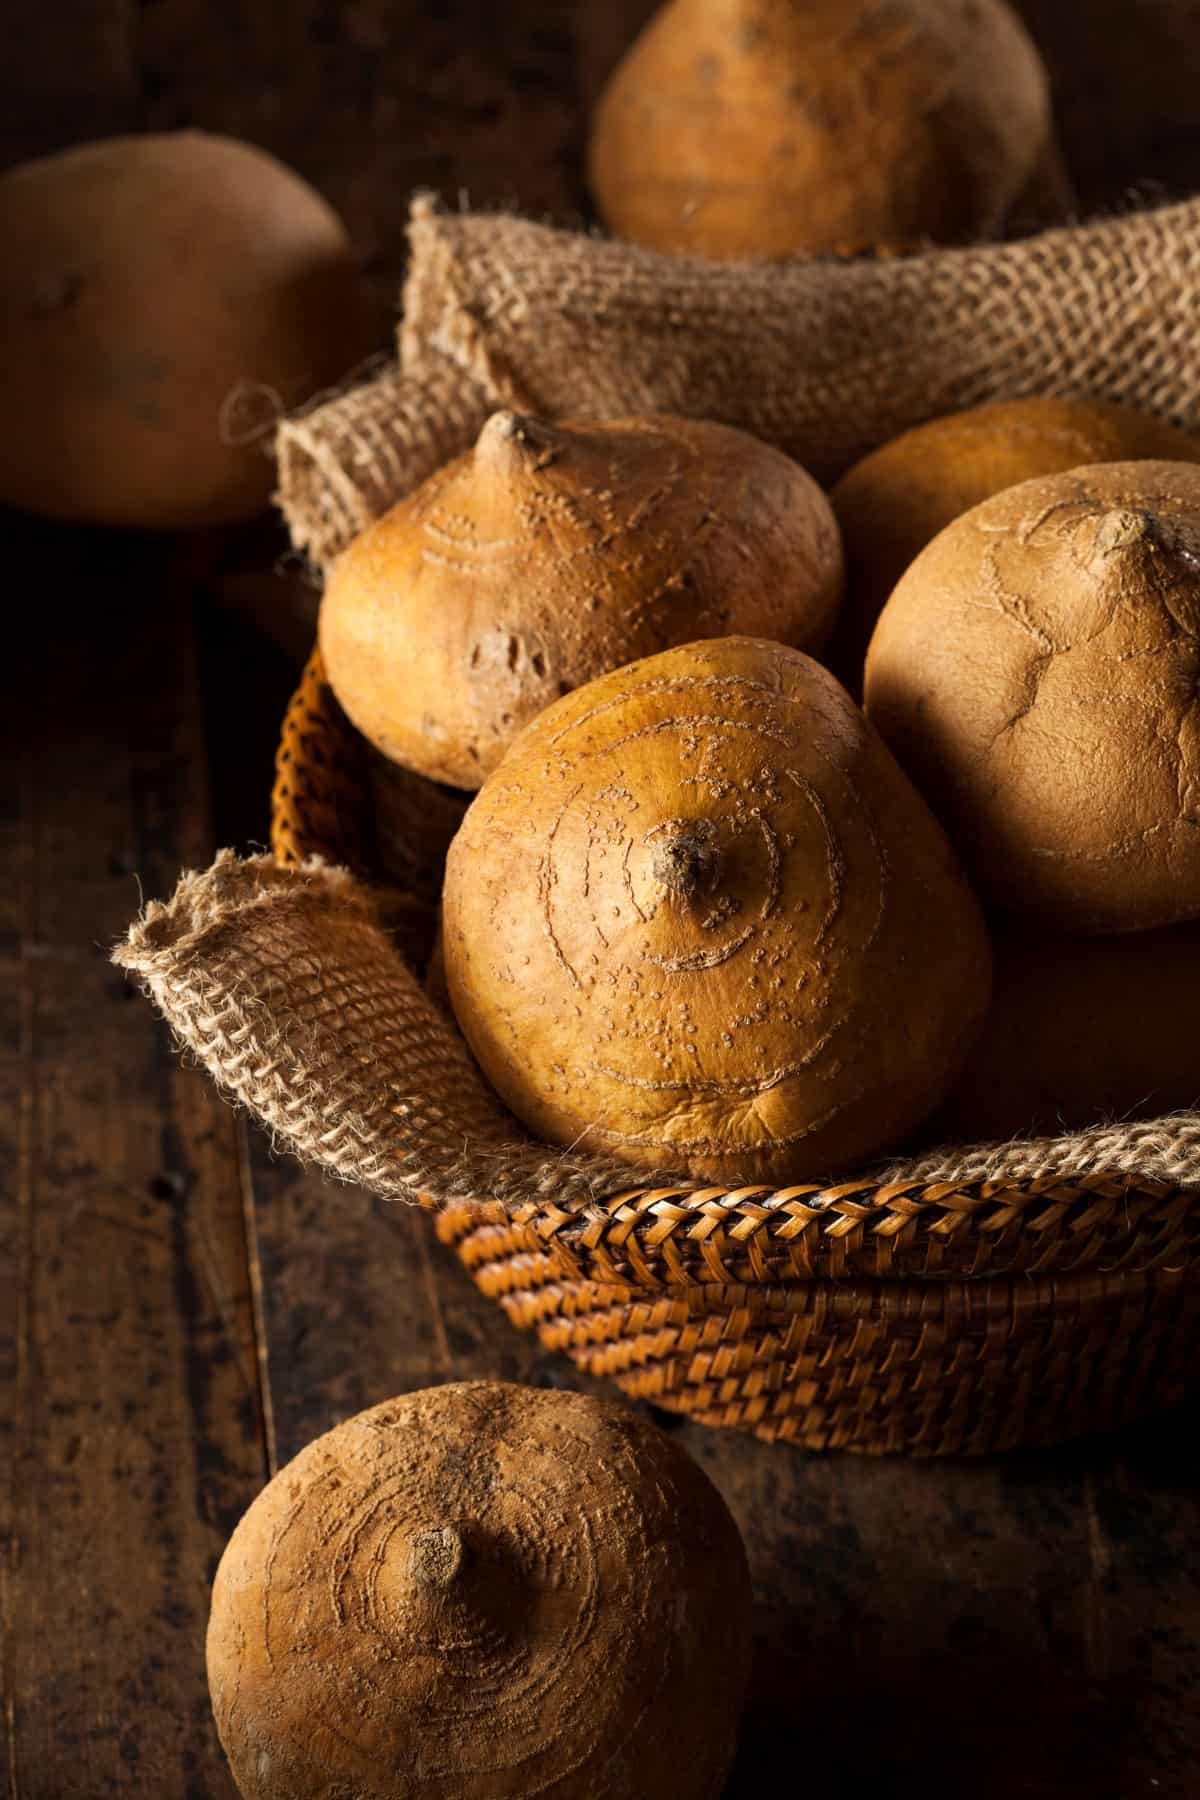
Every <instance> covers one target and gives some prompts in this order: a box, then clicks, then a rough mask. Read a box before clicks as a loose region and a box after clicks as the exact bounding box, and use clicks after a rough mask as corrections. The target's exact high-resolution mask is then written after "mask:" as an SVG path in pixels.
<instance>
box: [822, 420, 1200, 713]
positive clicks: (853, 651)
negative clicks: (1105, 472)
mask: <svg viewBox="0 0 1200 1800" xmlns="http://www.w3.org/2000/svg"><path fill="white" fill-rule="evenodd" d="M1142 457H1156V458H1159V459H1161V460H1164V461H1172V462H1174V461H1180V462H1189V461H1195V460H1200V438H1195V437H1192V436H1191V435H1190V434H1189V433H1188V432H1185V431H1179V430H1177V429H1176V427H1175V426H1173V425H1168V424H1167V423H1166V421H1165V420H1163V419H1156V418H1154V417H1152V416H1151V415H1150V414H1149V413H1143V412H1139V411H1137V410H1136V409H1135V408H1134V407H1130V406H1112V405H1107V404H1106V403H1105V402H1103V401H1101V400H1056V399H1052V398H1049V397H1039V398H1037V399H1033V400H1010V401H1007V402H1001V403H999V404H997V405H994V406H975V407H971V408H969V409H968V410H967V411H965V412H959V413H950V414H948V415H947V416H945V417H944V418H940V419H931V420H930V422H929V423H928V424H927V425H918V426H916V427H914V429H913V430H912V431H906V432H904V433H903V434H902V436H900V437H897V438H892V439H891V440H890V442H888V443H886V444H884V445H882V446H881V447H880V448H879V449H878V450H875V451H872V453H871V454H870V455H869V456H864V457H863V459H862V461H861V462H858V463H855V465H854V467H853V468H852V469H849V470H847V472H846V474H845V475H843V476H842V478H841V480H840V481H838V482H837V483H836V485H835V486H834V488H833V489H832V491H831V493H830V496H829V497H830V501H831V502H832V505H833V510H834V512H835V513H836V514H837V518H838V523H839V524H840V525H841V527H842V541H843V543H844V545H845V553H846V592H845V601H844V604H843V605H842V607H841V609H840V611H839V613H838V617H837V623H836V625H835V626H834V631H833V636H832V638H831V639H830V642H829V645H828V648H827V651H826V653H825V654H824V655H823V657H822V661H823V662H825V663H826V664H827V666H828V667H829V668H831V669H832V670H833V672H834V674H835V675H836V676H837V677H838V680H839V681H842V682H844V683H845V685H846V687H847V689H848V690H849V691H850V693H852V694H855V695H857V694H860V693H861V692H862V680H863V664H864V662H865V661H866V655H867V646H868V644H869V643H870V641H871V633H872V631H873V630H874V629H875V622H876V620H877V619H878V617H879V615H880V613H881V612H882V611H883V607H884V604H885V602H886V600H887V598H888V595H889V594H890V593H891V591H892V589H893V588H894V587H895V585H896V583H897V582H898V581H899V579H900V577H901V575H903V573H904V571H905V569H907V567H908V565H909V564H910V563H911V562H913V561H914V560H915V558H916V557H917V556H918V555H919V554H920V552H921V551H922V550H923V549H924V548H925V546H926V544H928V543H929V542H930V541H931V539H933V538H935V537H936V536H937V534H938V532H939V531H941V530H943V529H944V528H945V526H947V525H949V524H950V522H951V520H952V519H956V518H958V516H959V514H960V513H964V512H968V511H969V510H970V508H971V507H972V506H978V505H979V503H980V501H981V500H988V499H990V498H991V496H992V495H993V494H998V493H1000V491H1001V490H1002V489H1003V488H1007V487H1015V486H1016V484H1017V483H1018V482H1020V481H1031V480H1032V479H1033V478H1034V476H1036V475H1056V474H1059V473H1062V472H1065V471H1066V470H1068V469H1076V468H1078V467H1079V466H1080V465H1081V464H1083V463H1100V462H1131V461H1133V460H1134V459H1135V458H1142Z"/></svg>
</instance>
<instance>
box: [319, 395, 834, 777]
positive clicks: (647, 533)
mask: <svg viewBox="0 0 1200 1800" xmlns="http://www.w3.org/2000/svg"><path fill="white" fill-rule="evenodd" d="M841 585H842V551H841V542H840V538H839V534H838V530H837V525H836V523H835V521H834V518H833V515H832V512H831V511H830V507H829V503H828V501H827V500H826V498H825V495H824V494H823V493H822V491H821V489H820V488H819V487H818V486H817V484H816V482H815V481H813V480H812V479H811V477H810V476H808V475H806V474H805V472H804V470H803V469H801V468H800V467H799V466H798V465H797V464H795V463H793V462H792V461H790V460H789V458H787V457H786V456H784V455H782V454H781V453H780V452H779V451H777V450H772V449H770V448H769V447H768V446H767V445H765V444H760V443H759V442H758V441H757V440H756V439H754V438H751V437H749V436H747V435H746V434H745V433H743V432H737V431H733V430H730V429H728V428H727V427H725V426H722V425H713V424H706V423H701V422H697V421H694V420H685V419H673V418H669V417H657V418H648V419H623V420H615V421H609V422H606V423H601V424H592V425H569V424H556V425H552V424H550V423H548V422H546V421H544V420H539V419H532V418H523V417H521V416H520V415H518V414H516V413H513V412H499V413H496V414H494V415H493V417H492V418H491V419H490V420H489V421H488V423H487V424H486V425H485V426H484V428H483V430H482V432H481V433H480V436H479V440H478V442H477V444H476V446H475V448H474V450H472V451H470V452H469V453H468V454H467V455H466V456H464V457H461V458H460V459H459V460H458V461H457V462H455V463H453V464H452V465H451V466H450V467H449V468H447V469H445V470H443V471H442V472H441V473H440V474H438V475H435V476H434V477H433V478H432V479H431V480H429V481H427V482H426V483H425V485H424V486H423V487H422V488H420V489H419V490H418V492H417V493H416V494H414V495H413V496H412V497H411V498H410V499H408V500H406V501H403V502H401V503H400V505H398V506H396V507H393V508H392V510H391V511H390V512H388V513H387V514H385V516H384V517H383V518H382V519H380V520H378V521H377V522H376V523H375V524H373V525H371V526H369V527H368V528H367V530H366V531H364V532H363V533H361V534H360V536H359V537H358V538H356V539H355V540H354V542H353V543H352V544H351V545H350V546H349V548H348V549H347V550H346V551H345V552H344V553H343V554H342V555H341V556H340V557H339V558H338V559H337V561H336V563H335V564H334V566H333V568H332V569H331V571H330V574H329V578H328V584H327V587H326V592H325V597H324V601H323V603H322V607H321V617H320V640H321V649H322V652H323V654H324V658H325V667H326V671H327V673H328V677H329V682H330V685H331V686H332V688H333V690H334V692H335V693H336V694H337V696H338V699H339V700H340V702H341V704H342V706H343V708H344V709H345V711H346V713H347V714H348V715H349V717H350V718H351V720H352V721H353V722H354V724H355V725H356V726H357V727H358V729H359V730H360V731H361V732H362V733H363V735H364V736H365V737H367V738H368V739H369V740H370V741H371V742H372V743H373V744H374V745H376V747H377V748H378V749H380V750H382V751H383V752H384V754H385V755H387V756H389V757H391V758H393V759H394V760H395V761H397V762H400V763H403V764H405V765H406V766H407V767H409V768H412V769H417V770H419V771H420V772H421V773H422V774H424V775H429V776H432V777H434V778H435V779H437V780H441V781H446V782H450V783H452V784H454V785H455V786H458V787H464V788H476V787H478V786H479V784H480V782H481V781H482V780H483V779H484V777H485V776H486V775H487V774H489V773H490V771H491V770H492V769H493V768H495V766H496V764H497V763H498V762H499V761H500V758H501V757H502V756H503V754H504V752H505V750H506V749H507V747H508V745H509V744H510V743H511V741H512V739H513V737H514V736H515V734H516V733H517V732H518V731H519V730H520V728H521V727H522V726H523V725H524V724H526V723H527V721H528V720H529V719H531V718H533V717H534V716H535V715H536V714H537V713H539V712H540V711H541V710H542V708H543V707H545V706H547V705H549V704H550V702H551V701H552V700H556V699H558V698H559V696H560V695H562V694H565V693H567V692H569V691H570V690H571V689H572V688H576V687H578V686H580V685H581V683H583V682H585V681H589V680H590V679H591V678H592V677H593V676H594V675H599V674H601V673H603V671H604V670H606V669H611V668H615V667H618V666H619V665H620V664H622V663H627V662H631V661H633V660H634V659H635V658H637V657H639V656H645V655H649V654H651V653H653V652H654V651H656V650H662V649H665V648H666V647H667V646H668V645H670V644H674V643H679V642H681V641H688V640H690V639H693V638H697V637H704V636H714V637H716V636H721V635H723V634H725V633H727V632H753V633H755V634H756V635H761V636H764V637H775V638H778V639H780V640H781V641H782V642H784V643H794V644H798V645H800V646H801V647H803V648H805V649H816V648H818V647H819V646H820V645H821V644H822V643H823V642H824V641H825V639H826V637H827V636H828V633H829V629H830V626H831V624H832V621H833V616H834V612H835V609H836V607H837V604H838V600H839V598H840V595H841Z"/></svg>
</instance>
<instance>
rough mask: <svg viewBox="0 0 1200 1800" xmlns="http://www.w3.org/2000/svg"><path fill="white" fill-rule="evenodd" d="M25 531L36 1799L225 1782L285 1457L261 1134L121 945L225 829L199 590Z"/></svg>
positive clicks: (25, 1688) (214, 1790) (8, 860)
mask: <svg viewBox="0 0 1200 1800" xmlns="http://www.w3.org/2000/svg"><path fill="white" fill-rule="evenodd" d="M4 535H5V548H6V552H7V556H6V566H7V567H8V568H9V570H10V572H12V573H13V574H14V576H15V577H16V578H17V579H18V580H20V579H21V578H23V579H24V580H26V581H28V582H29V584H30V587H29V591H30V592H31V593H33V594H35V595H36V596H37V598H36V601H35V603H34V604H32V605H31V606H30V608H29V612H28V627H29V629H28V632H27V637H26V645H25V658H24V659H23V660H22V662H21V664H20V665H19V667H18V668H14V667H13V665H12V664H11V662H10V663H9V664H8V676H9V679H8V681H7V682H6V687H7V689H8V691H7V693H6V696H5V704H4V708H3V714H2V716H3V718H4V720H5V722H6V735H7V734H8V733H11V737H10V738H9V740H8V741H9V744H10V755H11V753H12V752H14V751H15V752H16V753H17V754H19V756H20V760H21V765H22V767H21V779H20V782H19V784H18V786H17V794H18V801H17V805H16V806H15V808H9V807H7V806H6V808H5V813H4V819H3V827H4V839H5V842H4V854H5V865H4V866H5V868H6V869H7V870H8V871H10V873H9V876H8V878H7V879H6V881H5V883H4V884H3V887H2V888H0V904H2V907H3V925H2V929H3V938H2V945H3V950H2V957H0V1004H2V1006H3V1020H4V1039H3V1042H4V1049H3V1061H2V1063H0V1089H2V1093H3V1098H2V1099H0V1133H3V1141H2V1146H0V1149H2V1154H3V1168H4V1185H3V1211H2V1216H3V1234H4V1235H3V1243H2V1245H0V1268H2V1269H3V1271H4V1281H5V1292H4V1295H3V1298H2V1299H0V1338H2V1339H3V1342H4V1346H5V1354H4V1358H3V1365H2V1369H0V1379H2V1381H3V1388H4V1393H3V1399H2V1402H0V1418H2V1419H3V1420H4V1422H5V1427H6V1430H5V1440H6V1441H5V1452H6V1454H5V1476H6V1482H5V1491H4V1500H3V1508H4V1517H3V1528H2V1535H3V1540H4V1545H5V1556H4V1573H5V1591H4V1602H3V1604H4V1620H5V1628H6V1629H5V1649H4V1681H5V1704H6V1714H7V1751H8V1771H7V1773H8V1794H9V1796H10V1800H18V1797H20V1800H31V1797H32V1796H46V1797H47V1800H51V1797H57V1796H65V1795H67V1794H70V1795H72V1796H76V1795H78V1796H80V1797H83V1796H91V1795H99V1794H109V1793H117V1792H121V1793H124V1792H137V1793H142V1794H147V1795H150V1794H156V1795H167V1794H172V1795H175V1794H178V1795H183V1796H187V1797H188V1800H201V1797H206V1800H208V1797H212V1796H219V1795H223V1794H227V1793H230V1792H231V1791H232V1790H231V1788H230V1785H229V1782H228V1780H227V1777H226V1775H225V1772H224V1765H223V1762H222V1759H221V1757H220V1753H219V1749H218V1746H217V1744H216V1739H215V1734H214V1732H213V1729H212V1726H211V1724H210V1721H209V1717H208V1706H207V1695H206V1689H205V1681H204V1669H203V1628H204V1621H205V1618H206V1615H207V1591H208V1582H209V1579H210V1577H211V1574H212V1570H213V1568H214V1566H215V1562H216V1559H217V1557H218V1555H219V1554H220V1551H221V1548H222V1546H223V1543H224V1540H225V1537H226V1535H227V1534H228V1532H229V1530H230V1529H231V1527H232V1525H233V1522H234V1521H235V1519H236V1518H237V1516H238V1514H239V1513H240V1511H241V1510H242V1508H243V1507H244V1506H245V1505H246V1504H247V1503H248V1501H249V1499H250V1498H251V1496H252V1495H253V1493H254V1492H255V1491H256V1489H257V1486H258V1484H259V1482H260V1481H261V1479H262V1473H263V1468H264V1461H265V1458H264V1447H263V1436H262V1426H261V1421H260V1407H259V1398H258V1385H259V1381H258V1365H257V1358H256V1350H255V1342H254V1334H253V1327H252V1319H251V1312H250V1295H249V1287H248V1280H247V1257H246V1246H245V1237H244V1230H243V1222H242V1189H241V1183H240V1175H239V1167H238V1159H237V1139H236V1131H235V1124H234V1120H233V1117H232V1115H231V1114H230V1113H229V1112H228V1111H227V1109H225V1107H224V1106H223V1105H222V1104H221V1102H220V1101H219V1100H218V1099H217V1098H216V1096H215V1095H214V1094H213V1093H212V1092H211V1091H210V1090H209V1089H208V1087H207V1086H206V1084H205V1083H203V1082H201V1081H198V1080H197V1079H196V1077H195V1076H194V1075H193V1074H192V1073H190V1072H189V1071H187V1070H185V1069H183V1068H182V1067H181V1066H180V1064H179V1062H178V1060H177V1058H176V1057H175V1056H174V1054H173V1052H172V1051H171V1049H170V1047H169V1045H168V1042H167V1038H166V1032H165V1030H164V1029H163V1028H162V1027H161V1026H160V1025H159V1024H158V1023H157V1022H156V1021H155V1019H154V1017H153V1016H152V1014H151V1012H150V1009H149V1008H148V1007H147V1006H146V1005H145V1003H144V1002H142V1001H140V1000H138V999H136V997H135V996H134V995H133V993H132V991H131V990H130V989H129V988H128V986H127V985H126V983H125V982H124V980H123V979H122V978H121V977H120V976H119V975H118V974H117V972H116V971H115V970H113V969H112V968H110V967H109V965H108V962H107V957H106V949H107V946H108V944H109V943H110V942H111V941H112V940H113V939H114V938H115V937H116V936H117V935H118V933H119V932H120V931H121V930H122V929H123V927H124V925H125V924H126V923H127V921H128V918H129V915H130V912H131V910H133V909H134V908H135V907H136V904H137V899H138V885H137V880H136V879H135V872H136V874H137V876H140V878H141V880H142V882H143V883H144V885H145V887H146V888H147V890H149V891H152V892H153V891H163V890H164V889H165V888H166V887H168V886H169V885H170V884H171V882H172V881H173V879H174V878H175V876H176V875H177V873H178V871H179V868H180V866H181V864H186V863H193V862H195V861H197V860H201V859H206V858H207V856H208V852H209V842H208V820H207V808H206V781H205V771H204V763H203V758H204V746H203V741H202V737H201V734H200V731H199V729H198V726H199V708H198V700H197V690H196V685H195V667H194V653H193V644H192V618H191V609H190V606H189V604H188V601H187V595H186V585H185V586H184V589H183V591H182V592H181V591H180V589H179V587H178V586H177V585H176V584H175V583H174V582H173V581H172V579H171V577H170V573H169V571H168V570H167V569H165V568H164V566H163V565H164V560H165V559H164V552H163V549H162V547H161V546H157V545H153V544H141V545H137V544H133V543H131V542H128V541H126V540H124V539H121V538H119V537H117V536H115V535H114V536H110V537H104V538H102V537H100V536H98V535H97V536H95V537H92V536H88V535H85V534H82V533H81V534H78V535H75V534H72V533H68V532H66V531H63V530H61V529H57V530H56V529H53V528H50V527H45V528H37V527H32V526H30V527H22V526H18V525H17V524H15V523H13V524H11V525H10V526H9V528H8V529H7V530H6V532H5V534H4ZM14 676H15V677H16V679H15V680H14V679H13V677H14ZM4 787H5V793H6V796H7V795H9V794H10V793H11V791H12V790H11V789H10V787H9V784H7V783H5V784H4ZM14 875H15V879H14ZM14 1127H15V1129H14Z"/></svg>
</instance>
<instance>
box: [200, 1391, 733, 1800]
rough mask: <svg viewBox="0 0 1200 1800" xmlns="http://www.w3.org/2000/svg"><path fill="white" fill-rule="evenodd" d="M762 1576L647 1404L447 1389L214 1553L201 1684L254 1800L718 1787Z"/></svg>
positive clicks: (704, 1791)
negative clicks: (753, 1593) (753, 1577)
mask: <svg viewBox="0 0 1200 1800" xmlns="http://www.w3.org/2000/svg"><path fill="white" fill-rule="evenodd" d="M749 1656H750V1582H749V1574H748V1571H747V1567H746V1557H745V1552H744V1550H743V1548H742V1544H741V1540H740V1538H739V1536H738V1532H737V1527H736V1526H735V1524H734V1522H733V1520H732V1518H731V1517H730V1515H729V1513H728V1511H727V1509H726V1507H725V1504H724V1502H723V1501H722V1499H721V1497H720V1495H719V1494H718V1493H717V1490H716V1489H715V1488H714V1487H713V1485H712V1483H711V1482H710V1481H709V1479H708V1477H707V1476H706V1475H705V1474H704V1473H703V1471H702V1470H701V1469H700V1468H699V1467H698V1465H697V1464H696V1463H694V1462H693V1461H692V1460H691V1458H690V1457H689V1456H687V1455H686V1453H685V1452H684V1451H683V1450H681V1449H680V1448H679V1447H678V1446H677V1445H676V1444H673V1443H672V1442H670V1441H669V1440H668V1439H667V1438H666V1437H664V1436H663V1434H662V1433H661V1432H659V1431H657V1430H656V1429H655V1427H654V1426H652V1425H650V1424H649V1423H648V1422H647V1421H646V1420H645V1419H643V1418H641V1417H639V1416H638V1415H637V1414H635V1413H632V1412H629V1411H627V1410H626V1409H625V1408H623V1407H620V1406H615V1405H612V1404H610V1403H608V1402H606V1401H599V1400H592V1399H589V1398H587V1397H585V1396H584V1395H582V1394H571V1393H562V1392H555V1391H554V1390H542V1389H529V1388H521V1387H514V1386H511V1385H510V1384H508V1383H505V1382H493V1381H475V1382H460V1383H452V1384H450V1385H448V1386H445V1387H439V1388H430V1389H426V1390H424V1391H422V1392H418V1393H412V1394H407V1395H405V1396H403V1397H402V1398H400V1399H397V1400H391V1401H388V1402H386V1403H385V1404H384V1405H382V1406H377V1407H374V1408H373V1409H372V1410H371V1411H369V1412H365V1413H360V1414H359V1415H358V1416H357V1417H356V1418H352V1419H348V1420H347V1421H346V1422H345V1423H344V1424H341V1425H339V1426H337V1427H336V1428H335V1429H334V1430H332V1431H329V1432H327V1433H326V1434H325V1435H324V1436H323V1437H320V1438H318V1439H317V1440H316V1441H315V1442H314V1443H312V1444H310V1445H309V1446H308V1447H307V1449H305V1450H302V1451H301V1453H300V1455H299V1456H297V1457H296V1458H295V1459H294V1460H293V1461H292V1462H291V1463H289V1464H288V1465H287V1467H286V1468H284V1469H282V1470H281V1471H280V1473H279V1474H278V1475H277V1476H276V1477H275V1479H274V1480H273V1481H272V1482H271V1483H270V1484H269V1485H268V1486H267V1487H266V1488H265V1489H264V1491H263V1492H262V1493H261V1494H260V1495H259V1497H258V1499H257V1500H256V1501H255V1502H254V1503H253V1505H252V1506H251V1507H250V1509H249V1511H248V1512H247V1513H246V1515H245V1516H244V1518H243V1519H242V1521H241V1523H240V1524H239V1525H238V1527H237V1530H236V1531H235V1532H234V1534H233V1537H232V1539H231V1540H230V1543H229V1545H228V1548H227V1549H226V1551H225V1554H224V1556H223V1558H222V1560H221V1564H220V1567H219V1568H218V1570H217V1576H216V1581H215V1584H214V1587H213V1604H212V1615H211V1619H210V1623H209V1630H208V1674H209V1685H210V1689H211V1692H212V1700H213V1708H214V1711H215V1713H216V1719H217V1727H218V1730H219V1732H220V1736H221V1742H222V1744H223V1746H224V1748H225V1752H226V1754H227V1756H228V1757H229V1760H230V1763H231V1765H232V1767H233V1772H234V1775H235V1778H236V1780H237V1783H238V1786H239V1788H240V1790H241V1792H242V1794H243V1795H244V1796H245V1800H327V1797H328V1796H330V1795H333V1794H335V1793H336V1794H347V1795H349V1794H353V1795H354V1796H355V1800H501V1797H503V1800H522V1797H523V1796H529V1797H530V1800H532V1796H534V1795H537V1796H540V1800H646V1797H647V1796H649V1795H658V1794H661V1795H664V1796H666V1795H670V1796H671V1800H716V1796H717V1795H718V1794H719V1793H720V1791H721V1788H722V1784H723V1781H724V1777H725V1774H726V1773H727V1770H728V1767H729V1764H730V1763H731V1761H732V1759H733V1749H734V1741H735V1734H736V1730H737V1723H738V1715H739V1712H740V1710H741V1705H742V1697H743V1694H744V1692H745V1687H746V1681H747V1675H748V1669H749Z"/></svg>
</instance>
